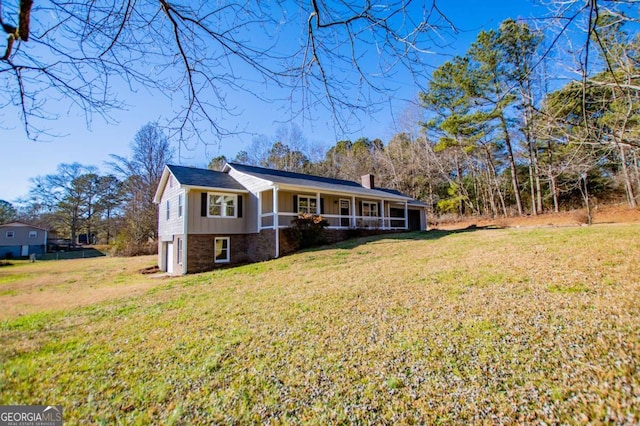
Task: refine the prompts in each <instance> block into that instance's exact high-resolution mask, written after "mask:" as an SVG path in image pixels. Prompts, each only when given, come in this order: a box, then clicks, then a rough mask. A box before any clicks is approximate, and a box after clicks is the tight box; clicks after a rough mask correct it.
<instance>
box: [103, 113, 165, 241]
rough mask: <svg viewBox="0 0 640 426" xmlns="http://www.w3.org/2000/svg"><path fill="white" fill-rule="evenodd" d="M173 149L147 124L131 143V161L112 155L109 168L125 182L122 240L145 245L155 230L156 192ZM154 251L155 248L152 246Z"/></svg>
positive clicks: (161, 134) (158, 129)
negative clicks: (154, 198) (154, 197)
mask: <svg viewBox="0 0 640 426" xmlns="http://www.w3.org/2000/svg"><path fill="white" fill-rule="evenodd" d="M173 152H174V151H173V149H172V147H171V145H170V143H169V140H168V138H167V136H166V135H165V134H164V133H163V132H162V130H161V129H160V128H159V127H158V125H157V124H156V123H148V124H146V125H144V126H142V128H140V130H139V131H138V133H136V135H135V137H134V139H133V142H132V143H131V157H130V158H126V157H121V156H118V155H112V156H111V157H112V158H113V159H114V160H115V161H113V162H110V163H108V166H110V167H111V169H112V170H113V171H114V172H115V174H116V175H117V176H118V177H120V178H121V179H122V181H123V182H124V190H125V192H126V196H125V206H124V208H123V210H124V216H125V229H124V233H125V235H124V237H125V238H126V239H128V240H130V242H131V244H134V245H135V244H138V245H142V246H144V245H146V243H147V242H148V241H149V239H154V238H155V235H156V231H157V229H158V213H157V207H156V205H155V204H154V203H153V196H154V194H155V190H156V188H157V186H158V184H159V182H160V178H161V177H162V172H163V171H164V166H165V165H166V164H167V163H169V162H171V159H172V158H173ZM154 247H155V246H154Z"/></svg>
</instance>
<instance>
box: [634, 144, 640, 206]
mask: <svg viewBox="0 0 640 426" xmlns="http://www.w3.org/2000/svg"><path fill="white" fill-rule="evenodd" d="M632 152H633V170H634V172H635V176H636V191H637V192H636V194H638V193H640V168H639V166H640V164H639V163H638V151H637V150H636V149H634V150H633V151H632ZM636 197H638V195H636Z"/></svg>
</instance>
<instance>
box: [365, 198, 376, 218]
mask: <svg viewBox="0 0 640 426" xmlns="http://www.w3.org/2000/svg"><path fill="white" fill-rule="evenodd" d="M365 203H367V204H368V205H369V212H371V206H376V215H375V216H371V215H365V214H364V204H365ZM360 205H361V206H362V211H361V212H360V216H362V217H369V218H371V217H380V212H379V211H378V202H377V201H375V200H361V201H360Z"/></svg>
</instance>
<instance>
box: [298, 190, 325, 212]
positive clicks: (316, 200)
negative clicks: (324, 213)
mask: <svg viewBox="0 0 640 426" xmlns="http://www.w3.org/2000/svg"><path fill="white" fill-rule="evenodd" d="M319 195H320V194H316V196H315V197H314V196H313V195H305V194H295V196H296V197H298V211H296V212H293V213H295V214H296V215H297V214H299V213H300V199H301V198H304V199H305V200H307V211H306V212H304V213H309V214H320V213H319V212H320V197H319ZM311 200H315V202H316V211H315V212H312V211H311Z"/></svg>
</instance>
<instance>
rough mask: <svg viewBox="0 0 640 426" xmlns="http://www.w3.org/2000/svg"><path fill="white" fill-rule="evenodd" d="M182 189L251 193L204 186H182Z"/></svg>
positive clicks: (242, 190) (243, 190)
mask: <svg viewBox="0 0 640 426" xmlns="http://www.w3.org/2000/svg"><path fill="white" fill-rule="evenodd" d="M180 188H184V189H195V190H196V191H211V190H214V191H222V192H235V193H242V194H247V193H248V192H249V191H248V190H246V189H235V188H221V187H217V186H202V185H182V184H180Z"/></svg>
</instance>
